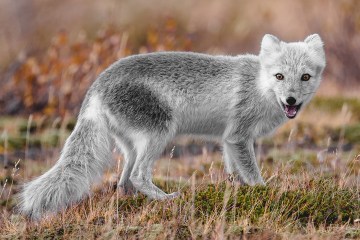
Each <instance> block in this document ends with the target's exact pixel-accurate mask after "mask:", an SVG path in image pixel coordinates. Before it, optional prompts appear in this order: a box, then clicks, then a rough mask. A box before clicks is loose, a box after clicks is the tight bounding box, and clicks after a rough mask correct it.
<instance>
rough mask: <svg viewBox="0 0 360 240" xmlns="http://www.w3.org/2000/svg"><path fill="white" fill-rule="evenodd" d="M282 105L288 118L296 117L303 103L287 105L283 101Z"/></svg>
mask: <svg viewBox="0 0 360 240" xmlns="http://www.w3.org/2000/svg"><path fill="white" fill-rule="evenodd" d="M281 105H282V107H283V109H284V113H285V115H286V116H287V117H288V118H290V119H291V118H294V117H296V114H297V113H298V112H299V110H300V108H301V105H302V103H300V104H298V105H291V106H290V105H287V104H284V103H283V102H281Z"/></svg>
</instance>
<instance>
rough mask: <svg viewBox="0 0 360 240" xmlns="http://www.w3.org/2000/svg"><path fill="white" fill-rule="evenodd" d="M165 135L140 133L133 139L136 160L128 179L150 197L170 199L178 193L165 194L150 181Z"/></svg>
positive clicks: (164, 142) (164, 145) (161, 150)
mask: <svg viewBox="0 0 360 240" xmlns="http://www.w3.org/2000/svg"><path fill="white" fill-rule="evenodd" d="M164 139H167V137H166V136H164V135H163V134H162V135H161V136H159V135H158V134H157V136H148V135H147V134H141V135H139V136H137V139H136V141H134V144H135V148H136V151H137V157H136V162H135V165H134V168H133V170H132V172H131V176H130V181H131V182H132V184H133V185H134V186H135V188H136V189H137V190H138V191H140V192H142V193H143V194H145V195H147V196H148V197H149V198H152V199H159V200H164V199H170V198H174V197H177V196H178V195H179V193H177V192H175V193H171V194H167V193H165V192H164V191H162V190H161V189H160V188H158V187H157V186H155V185H154V184H153V182H152V169H153V164H154V161H155V160H156V159H157V158H158V157H159V156H160V154H161V153H162V152H163V150H164V148H165V147H166V144H167V141H165V140H164Z"/></svg>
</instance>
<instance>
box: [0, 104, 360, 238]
mask: <svg viewBox="0 0 360 240" xmlns="http://www.w3.org/2000/svg"><path fill="white" fill-rule="evenodd" d="M310 108H311V106H310ZM303 114H304V115H306V114H308V113H307V112H304V113H303ZM303 118H305V119H306V116H303ZM32 121H33V123H37V122H38V119H36V118H35V119H33V120H32ZM14 122H15V123H16V124H18V123H19V122H21V121H19V120H18V122H16V121H14ZM4 124H6V126H9V129H11V127H10V126H11V125H13V124H11V123H10V122H9V121H5V123H4ZM301 124H304V122H303V121H302V120H301V119H299V120H296V121H295V122H291V123H290V124H289V126H286V127H284V128H282V129H281V130H280V131H278V132H277V133H276V134H275V136H274V137H273V138H265V139H263V140H262V141H260V142H259V144H258V147H257V155H258V159H260V160H261V161H260V164H261V167H262V172H263V176H264V177H265V179H266V180H267V181H268V183H267V186H266V187H246V186H237V185H236V184H235V185H233V184H232V183H230V182H229V181H227V180H226V179H227V176H226V174H225V173H224V167H223V163H222V160H221V153H220V152H218V151H215V152H211V151H210V150H209V148H206V147H202V146H206V144H205V145H204V143H202V142H191V141H190V142H189V141H185V140H182V141H179V142H174V143H173V144H174V146H175V148H173V145H170V146H169V147H170V148H169V149H172V151H171V150H170V151H168V152H167V153H166V155H164V157H163V158H161V159H160V160H159V161H157V163H156V165H155V168H154V175H155V183H156V184H157V185H159V186H161V187H162V188H163V189H164V190H166V191H167V192H171V191H178V190H180V191H181V193H182V195H181V197H180V198H178V199H174V200H171V201H149V200H147V199H146V198H145V197H144V196H143V195H141V194H139V195H138V196H136V197H125V196H121V195H119V193H118V192H117V191H116V190H115V189H114V185H115V184H116V179H118V176H119V173H120V170H121V167H122V162H123V160H122V156H121V155H118V154H116V153H115V154H114V159H115V161H114V168H112V170H109V171H108V172H107V173H106V174H105V176H104V179H103V182H102V183H100V184H98V185H97V186H96V187H94V194H93V195H91V196H89V197H87V198H85V200H84V201H83V202H80V203H79V204H78V205H76V206H73V207H71V208H69V209H68V210H66V211H64V212H63V213H60V214H58V215H56V216H53V217H52V218H49V219H45V220H43V221H41V222H39V223H32V222H29V221H28V220H26V219H25V218H24V217H22V216H20V215H18V214H17V213H16V211H14V208H13V207H14V206H15V204H16V199H15V194H16V193H17V192H18V191H19V189H20V186H21V184H22V183H23V182H25V181H28V179H30V178H32V177H34V176H38V175H39V174H40V173H41V172H44V171H46V169H48V168H49V167H50V166H51V165H53V164H54V162H55V161H56V160H57V157H58V156H59V148H55V150H54V148H53V146H46V145H43V148H42V150H41V153H40V154H39V156H40V158H39V159H37V160H34V159H32V157H31V154H28V157H27V158H26V159H25V158H23V157H21V161H20V162H18V161H15V157H16V154H9V156H8V157H9V165H8V166H9V167H8V168H7V169H4V168H3V169H2V170H1V171H0V177H1V184H2V186H3V187H2V192H1V198H0V199H1V211H2V215H1V218H0V222H1V225H2V226H3V227H2V228H1V229H0V235H1V236H2V238H5V239H17V238H24V237H25V238H32V239H33V238H37V239H38V238H40V239H43V238H64V239H70V238H71V239H74V238H86V239H94V238H100V239H116V238H129V239H138V238H149V239H165V238H171V239H189V238H194V239H198V238H212V239H221V238H230V239H232V238H238V237H239V236H242V237H244V238H247V239H288V238H291V239H303V238H307V239H308V238H313V239H342V238H344V237H351V238H358V237H360V232H359V230H358V228H359V225H358V224H359V218H360V199H359V197H360V191H359V181H360V178H359V174H360V162H359V161H360V156H357V154H358V153H359V152H360V151H359V150H357V149H356V148H354V147H353V148H352V149H351V150H350V151H348V150H346V151H338V152H337V153H331V152H328V151H326V152H324V151H323V150H324V149H328V148H327V147H328V146H327V145H326V144H328V143H322V141H321V140H319V139H315V143H311V144H310V145H306V144H304V143H303V139H302V138H304V136H306V134H308V133H304V132H303V129H301V128H302V127H299V126H301ZM26 125H27V127H29V128H30V127H31V124H26ZM2 126H4V125H2ZM22 126H23V124H22V125H21V124H20V125H19V126H17V127H16V126H12V128H13V129H16V128H18V129H23V127H22ZM296 126H297V127H296ZM44 128H45V129H42V130H39V129H38V130H33V131H28V132H31V133H30V134H28V138H29V139H30V140H31V139H32V138H33V137H34V138H35V137H36V136H37V134H40V133H41V132H46V127H44ZM288 128H289V129H290V130H291V129H294V128H297V129H298V130H296V131H295V130H293V131H292V132H291V134H290V133H289V132H288ZM56 129H57V131H59V132H60V131H63V130H61V128H56ZM66 133H67V134H68V133H69V131H66ZM289 135H291V136H289ZM316 136H317V132H312V135H310V137H315V138H316ZM321 137H322V136H321ZM30 142H31V141H30ZM316 142H319V143H316ZM343 142H344V143H345V142H346V140H343ZM61 144H62V143H61V142H58V143H57V145H56V146H60V145H61ZM189 144H192V145H193V147H194V146H195V147H198V148H199V149H200V150H198V152H199V153H200V155H189V154H186V155H183V156H181V157H180V158H175V157H171V156H170V155H173V154H174V153H176V151H177V150H178V149H181V148H185V149H186V146H188V145H189ZM322 144H323V145H322ZM3 146H4V145H3ZM36 148H37V146H32V147H31V146H30V147H29V149H28V150H27V151H28V152H29V153H31V152H32V150H31V149H36ZM20 149H22V148H20ZM49 149H52V150H53V151H52V152H51V153H49V152H48V150H49ZM210 149H211V148H210ZM25 150H26V146H25ZM13 151H15V152H17V150H16V149H15V148H13V149H12V150H11V151H10V150H9V152H13ZM17 154H18V155H22V154H25V153H24V152H23V153H21V151H20V152H18V153H17ZM46 155H47V156H46ZM175 155H176V154H175ZM23 156H25V155H23ZM356 156H357V157H356ZM46 159H47V160H46ZM44 160H46V162H44ZM14 164H15V165H14ZM5 179H7V181H6V180H5ZM4 185H5V186H4Z"/></svg>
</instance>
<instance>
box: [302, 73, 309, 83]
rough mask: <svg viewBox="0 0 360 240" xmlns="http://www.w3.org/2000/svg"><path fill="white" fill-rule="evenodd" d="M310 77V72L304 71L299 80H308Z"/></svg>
mask: <svg viewBox="0 0 360 240" xmlns="http://www.w3.org/2000/svg"><path fill="white" fill-rule="evenodd" d="M310 78H311V76H310V74H307V73H305V74H303V75H302V76H301V81H309V80H310Z"/></svg>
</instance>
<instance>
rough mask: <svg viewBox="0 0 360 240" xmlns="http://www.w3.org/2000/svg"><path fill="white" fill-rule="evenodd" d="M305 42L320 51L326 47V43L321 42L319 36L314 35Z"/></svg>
mask: <svg viewBox="0 0 360 240" xmlns="http://www.w3.org/2000/svg"><path fill="white" fill-rule="evenodd" d="M304 42H305V43H307V44H309V45H310V46H312V47H314V48H315V49H316V48H317V49H319V48H322V47H323V46H324V43H323V41H322V40H321V38H320V36H319V34H312V35H310V36H308V37H307V38H305V40H304Z"/></svg>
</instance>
